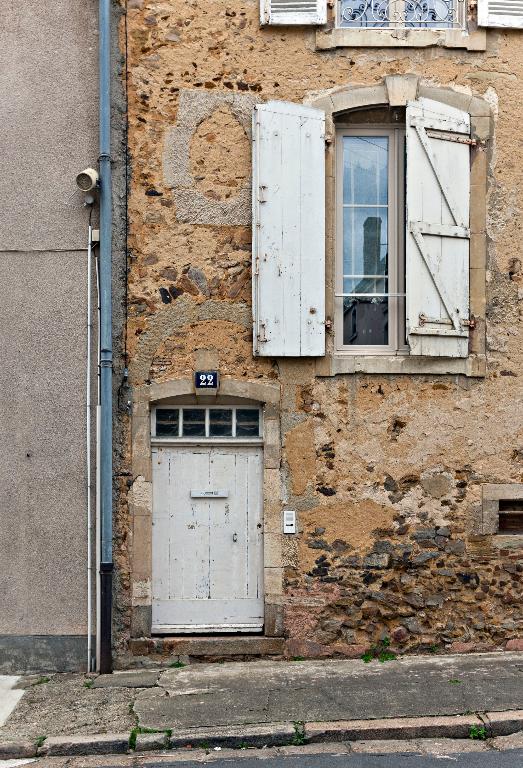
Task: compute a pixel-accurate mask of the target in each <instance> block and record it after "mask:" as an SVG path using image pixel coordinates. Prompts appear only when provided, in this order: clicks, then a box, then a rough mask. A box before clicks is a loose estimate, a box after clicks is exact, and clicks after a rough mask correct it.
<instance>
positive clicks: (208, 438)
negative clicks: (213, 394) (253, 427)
mask: <svg viewBox="0 0 523 768" xmlns="http://www.w3.org/2000/svg"><path fill="white" fill-rule="evenodd" d="M195 409H197V410H203V411H205V435H184V434H183V411H184V410H195ZM165 410H170V411H172V410H177V411H178V412H179V415H178V435H157V434H156V414H157V413H158V411H165ZM213 410H230V411H232V434H231V435H210V411H213ZM238 410H249V411H256V412H257V413H258V424H259V427H258V435H255V436H252V437H250V436H243V435H240V436H237V435H236V412H237V411H238ZM151 442H152V443H155V444H161V443H172V442H176V443H198V444H201V443H203V444H207V443H212V444H216V443H235V444H237V443H242V444H249V445H251V444H254V445H259V444H261V443H263V409H262V408H260V407H259V406H256V405H242V404H237V405H229V404H220V403H216V404H215V405H214V404H213V405H209V404H207V403H206V404H203V403H198V402H196V403H183V404H178V403H164V404H162V405H157V406H155V407H154V408H151Z"/></svg>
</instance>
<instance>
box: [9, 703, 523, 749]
mask: <svg viewBox="0 0 523 768" xmlns="http://www.w3.org/2000/svg"><path fill="white" fill-rule="evenodd" d="M473 725H476V726H478V727H481V726H485V727H486V729H487V735H488V737H489V738H493V737H507V736H510V735H512V734H516V733H520V734H522V733H523V710H512V711H506V712H486V713H481V714H480V715H455V716H442V717H399V718H387V719H382V720H346V721H335V722H325V723H319V722H316V723H305V724H304V730H303V731H302V732H301V733H300V732H299V731H297V729H296V725H295V724H294V723H258V724H250V725H249V724H248V725H235V726H223V727H219V728H217V727H212V728H195V729H193V730H188V731H183V732H182V731H180V732H178V733H174V734H173V735H172V736H171V737H170V738H169V740H167V734H166V733H165V732H162V733H158V734H138V736H137V742H136V747H137V748H136V752H145V751H151V750H165V749H166V748H169V749H180V748H183V747H187V746H189V745H190V746H191V747H199V746H200V747H214V746H220V747H233V748H234V747H236V748H238V747H240V746H243V745H247V746H252V747H263V746H268V747H277V746H284V745H287V744H292V743H293V741H294V740H295V739H296V740H297V741H298V744H299V743H300V741H302V743H306V744H314V743H322V742H323V743H328V742H340V741H343V742H357V741H386V740H389V741H390V740H404V741H409V740H415V739H434V738H438V739H464V738H465V739H466V738H468V737H469V734H470V728H471V726H473ZM297 737H298V738H297ZM515 746H520V740H516V742H515ZM127 752H129V734H128V733H112V734H111V733H105V734H98V735H92V736H54V737H49V738H47V739H46V740H45V742H44V743H43V744H42V745H41V746H40V747H37V745H36V743H35V742H34V741H29V740H27V741H6V742H0V759H3V760H9V759H17V758H21V757H35V756H38V757H71V756H87V755H104V754H114V753H116V754H123V753H127Z"/></svg>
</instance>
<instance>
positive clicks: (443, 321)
mask: <svg viewBox="0 0 523 768" xmlns="http://www.w3.org/2000/svg"><path fill="white" fill-rule="evenodd" d="M459 322H460V325H464V326H467V327H468V328H470V329H471V330H473V329H474V328H475V327H476V319H475V317H471V318H470V319H469V320H465V319H460V321H459ZM425 323H431V325H450V326H452V325H454V323H453V322H452V320H449V319H448V318H446V317H427V315H424V314H423V313H421V314H420V315H419V324H420V325H421V326H423V325H425Z"/></svg>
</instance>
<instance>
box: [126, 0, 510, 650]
mask: <svg viewBox="0 0 523 768" xmlns="http://www.w3.org/2000/svg"><path fill="white" fill-rule="evenodd" d="M258 5H259V4H258V2H257V0H243V1H241V0H229V1H228V2H224V1H223V0H214V2H213V3H208V2H205V1H204V0H190V1H188V0H164V1H163V2H160V1H158V2H154V1H153V0H128V2H127V27H126V29H127V39H126V43H127V50H128V73H129V148H130V157H131V172H132V173H131V182H130V185H131V186H130V200H129V245H130V249H131V259H130V272H129V317H128V336H127V349H128V355H129V375H130V382H131V384H132V386H133V387H143V386H144V385H145V386H148V385H149V384H150V383H155V382H158V383H160V382H166V381H170V380H176V379H179V378H185V379H186V378H188V377H190V375H191V372H192V371H193V370H194V368H195V359H196V358H195V356H196V355H197V354H198V353H199V352H201V351H202V350H211V351H213V353H214V354H215V355H216V356H217V359H218V363H219V369H220V373H221V375H222V377H223V379H224V380H227V379H231V380H232V379H235V380H236V379H240V380H242V379H243V380H249V381H256V380H262V381H271V382H277V383H279V384H280V387H281V401H280V409H279V419H280V426H281V435H282V446H281V447H282V462H281V468H280V485H281V498H280V499H277V498H275V499H274V502H276V503H277V502H280V503H281V508H283V506H285V507H286V508H291V509H296V510H297V511H298V523H299V533H298V534H297V535H296V536H291V537H286V538H284V537H282V541H281V542H280V548H281V553H282V554H281V563H282V569H283V570H282V576H283V584H282V590H281V596H280V603H281V605H282V606H283V608H284V628H285V634H286V636H287V637H288V639H289V642H288V648H289V653H290V654H291V655H303V656H307V655H330V654H332V653H341V654H349V655H358V654H359V653H361V651H362V649H363V648H364V647H368V646H369V645H371V644H376V643H377V642H379V640H380V639H383V638H385V637H388V638H391V640H392V643H393V644H394V645H396V646H397V647H398V648H401V649H405V650H415V649H417V650H430V651H434V650H438V651H439V650H443V649H445V648H448V647H451V648H454V649H458V650H459V649H460V648H461V649H467V648H471V647H473V646H474V647H487V646H488V647H490V646H496V647H498V646H503V645H504V644H505V643H506V642H507V641H510V640H511V639H514V638H517V637H521V636H523V613H522V609H521V597H522V588H521V571H522V570H523V556H522V551H521V549H520V548H519V547H520V544H521V540H520V539H518V537H499V536H496V535H486V534H483V533H482V530H483V529H482V524H481V523H482V504H481V492H482V484H484V483H512V482H520V481H521V479H522V474H523V416H522V412H521V408H520V407H519V401H520V399H521V396H520V385H519V383H518V378H519V377H520V376H521V375H522V373H523V365H522V351H521V343H520V338H519V337H520V333H521V325H520V322H521V301H522V299H523V272H522V268H521V254H520V246H519V242H520V238H519V236H518V233H519V229H520V221H519V220H520V211H521V207H522V203H523V197H522V195H523V169H522V166H521V163H520V162H519V159H518V155H517V153H518V151H519V150H520V148H521V140H520V137H519V125H520V122H521V118H522V116H523V115H522V107H521V104H522V103H523V85H522V84H521V83H523V49H522V48H521V38H520V33H518V32H511V31H507V32H501V33H500V32H495V31H489V32H488V34H487V46H486V50H483V51H481V50H480V51H467V50H458V49H447V48H443V47H427V48H424V49H416V48H410V49H407V48H397V49H373V48H338V49H333V50H318V49H316V33H315V31H314V30H310V29H307V28H299V29H288V28H263V29H261V28H260V27H259V21H258ZM407 73H414V74H416V75H417V76H418V77H419V78H420V82H421V83H423V84H424V85H425V86H432V87H446V88H449V87H450V88H452V89H454V90H455V91H456V92H458V93H460V94H463V93H466V94H470V95H471V96H472V95H475V96H482V97H483V98H484V99H485V100H486V102H487V104H490V105H491V107H492V114H493V116H494V119H495V130H494V141H493V142H491V144H490V150H489V157H490V165H489V168H488V180H489V184H488V197H487V221H486V231H487V235H488V267H487V270H486V271H485V273H484V275H482V280H483V281H484V284H486V292H487V299H486V308H485V309H486V318H487V352H486V354H487V373H486V376H485V377H477V378H468V377H465V376H461V375H459V376H458V375H457V376H448V375H415V374H412V375H384V374H374V375H367V374H356V373H354V374H348V375H338V376H328V375H327V376H325V375H323V373H324V370H323V369H321V366H320V364H319V363H320V362H321V361H319V362H318V363H316V362H315V361H311V360H308V361H305V360H304V361H296V360H294V361H292V360H268V359H262V360H260V359H254V358H253V356H252V337H251V325H250V323H251V320H250V300H251V299H250V296H251V285H250V282H251V273H250V253H251V251H250V239H251V234H250V191H249V187H250V175H251V169H250V112H251V109H252V105H253V104H254V103H256V102H257V101H264V100H267V99H282V100H289V101H296V102H302V101H306V100H309V101H310V100H311V99H313V98H314V96H315V95H316V94H318V93H320V92H324V91H327V90H329V89H332V88H335V87H342V86H346V85H354V84H361V85H367V86H372V85H375V84H378V83H382V82H383V81H384V78H385V77H387V76H390V75H391V74H398V75H401V74H407ZM320 374H322V375H320ZM130 451H131V448H130ZM129 460H130V453H129ZM129 466H130V465H129ZM130 482H132V479H131V481H130ZM276 495H277V494H276ZM122 507H123V504H122ZM121 519H122V521H123V522H122V526H123V529H125V528H126V526H127V525H129V524H130V523H129V522H128V520H127V518H126V517H122V518H121ZM135 545H136V542H135ZM129 546H130V549H131V550H132V546H133V544H132V542H131V544H130V545H129ZM124 562H125V563H127V564H128V556H127V554H126V552H124V551H123V549H122V550H121V552H120V564H121V567H122V568H123V567H124ZM125 567H128V565H126V566H125ZM124 591H125V590H124ZM126 599H127V598H126V597H125V595H124V596H123V598H122V600H123V602H122V604H126ZM125 639H126V635H125V632H122V633H121V636H120V640H121V643H122V644H124V643H125Z"/></svg>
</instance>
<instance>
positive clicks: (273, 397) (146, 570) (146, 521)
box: [129, 379, 283, 638]
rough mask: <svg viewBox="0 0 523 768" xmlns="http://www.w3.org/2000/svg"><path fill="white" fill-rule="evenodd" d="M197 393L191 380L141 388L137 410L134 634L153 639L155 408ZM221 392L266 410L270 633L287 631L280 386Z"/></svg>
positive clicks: (232, 387) (232, 385)
mask: <svg viewBox="0 0 523 768" xmlns="http://www.w3.org/2000/svg"><path fill="white" fill-rule="evenodd" d="M184 395H185V396H187V395H194V385H193V381H192V379H177V380H175V381H167V382H164V383H160V384H157V383H154V384H149V385H143V386H140V387H136V388H135V389H134V391H133V409H132V446H131V450H132V464H131V466H132V477H133V482H132V486H131V488H130V491H129V512H130V518H131V545H130V550H131V557H130V561H131V577H130V588H131V637H132V638H138V637H150V636H151V625H152V454H151V408H153V407H154V406H155V405H157V404H160V403H162V401H165V400H167V399H169V398H175V397H180V396H184ZM220 395H224V396H227V397H233V398H245V399H249V400H255V401H256V402H258V403H259V404H260V408H261V409H262V413H263V540H264V547H263V553H264V554H263V577H264V611H265V623H264V631H263V634H264V635H265V636H267V637H281V636H282V635H283V605H282V601H283V568H282V554H281V553H282V521H281V510H282V501H281V476H280V467H281V437H280V408H279V404H280V385H279V384H276V383H271V382H260V381H256V382H249V381H244V380H239V379H224V380H222V382H221V384H220Z"/></svg>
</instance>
